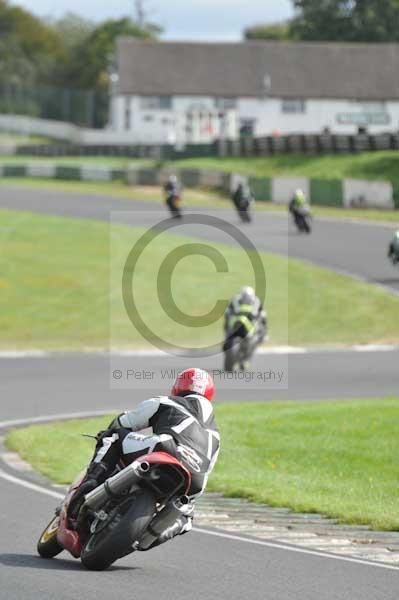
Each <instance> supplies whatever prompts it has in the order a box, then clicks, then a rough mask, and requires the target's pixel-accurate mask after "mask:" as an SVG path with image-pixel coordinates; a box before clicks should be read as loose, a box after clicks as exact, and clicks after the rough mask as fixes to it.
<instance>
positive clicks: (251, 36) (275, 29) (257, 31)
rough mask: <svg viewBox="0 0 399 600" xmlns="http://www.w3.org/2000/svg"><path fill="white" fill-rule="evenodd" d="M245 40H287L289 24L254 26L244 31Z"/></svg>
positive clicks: (288, 37)
mask: <svg viewBox="0 0 399 600" xmlns="http://www.w3.org/2000/svg"><path fill="white" fill-rule="evenodd" d="M244 36H245V39H247V40H282V41H284V40H289V39H290V27H289V23H286V22H284V23H272V24H270V25H254V26H253V27H249V28H248V29H246V30H245V31H244Z"/></svg>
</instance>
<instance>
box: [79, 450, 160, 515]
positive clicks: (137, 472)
mask: <svg viewBox="0 0 399 600" xmlns="http://www.w3.org/2000/svg"><path fill="white" fill-rule="evenodd" d="M150 469H151V466H150V464H149V463H148V462H145V461H144V462H141V463H137V462H133V463H132V464H131V465H129V466H128V467H126V468H125V469H123V470H122V471H120V472H119V473H117V474H116V475H114V476H113V477H110V478H109V479H107V481H105V482H104V483H103V484H101V485H99V486H98V487H97V488H95V489H94V490H93V491H92V492H89V493H88V494H87V495H86V496H85V503H84V506H86V507H88V508H91V509H92V510H96V509H97V508H99V507H100V506H101V505H102V504H104V503H105V502H106V501H107V500H109V499H110V498H115V497H118V496H121V495H122V494H123V492H124V491H126V490H127V489H130V488H131V487H132V485H133V484H135V483H137V482H138V481H140V480H141V479H143V478H144V477H145V476H146V475H147V473H149V471H150Z"/></svg>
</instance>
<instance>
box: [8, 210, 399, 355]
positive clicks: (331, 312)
mask: <svg viewBox="0 0 399 600" xmlns="http://www.w3.org/2000/svg"><path fill="white" fill-rule="evenodd" d="M111 232H112V235H111V237H110V230H109V227H108V224H106V223H101V222H95V221H86V220H79V219H72V218H61V217H52V216H43V215H37V214H31V213H24V212H13V211H0V249H1V252H0V290H1V295H0V331H1V336H0V348H2V349H10V348H14V349H19V348H46V349H74V350H79V349H82V348H108V347H109V341H110V339H111V340H112V345H113V346H118V347H148V342H147V341H146V340H144V339H143V338H142V336H141V335H140V334H139V333H138V331H136V330H135V329H134V328H133V326H132V325H131V323H130V320H129V319H128V317H127V315H126V311H125V309H124V305H123V300H122V294H121V280H122V273H123V267H124V264H125V261H126V257H127V255H128V253H129V252H130V250H131V248H132V246H133V245H134V243H135V242H137V241H138V239H139V238H140V237H141V236H142V234H143V232H144V230H143V229H140V228H130V227H127V226H123V225H114V226H113V227H112V229H111ZM110 241H111V249H112V252H111V253H110ZM194 241H198V240H193V239H191V238H184V237H180V236H173V235H168V234H162V235H161V236H159V237H158V238H157V239H156V240H154V241H153V242H152V243H151V244H150V246H149V247H148V248H147V249H146V250H145V252H143V255H142V258H141V259H140V261H139V263H138V267H137V269H136V271H135V279H134V286H135V297H136V302H137V305H138V310H139V312H140V314H141V315H142V317H143V319H144V321H145V322H146V323H148V324H150V325H151V328H152V329H153V330H154V331H156V332H157V333H158V334H159V335H161V336H162V337H163V339H165V340H166V341H167V342H173V343H176V344H182V345H183V347H185V346H186V345H187V343H188V342H195V344H196V346H198V347H201V346H202V345H206V344H210V343H217V342H219V341H220V334H221V331H222V319H219V320H217V321H216V322H215V323H213V324H210V325H204V326H201V327H199V328H198V327H191V326H186V325H179V324H177V323H176V322H175V321H174V320H173V319H172V318H170V317H167V316H166V315H165V311H164V309H163V308H162V307H161V306H160V303H159V300H158V283H159V281H158V277H157V276H158V271H159V268H160V266H161V264H162V263H163V261H164V259H165V256H166V255H168V254H169V253H170V252H172V251H174V250H175V249H176V248H181V246H182V244H185V243H192V242H194ZM208 245H209V244H208ZM212 246H213V247H214V248H215V249H217V250H219V252H220V253H221V254H222V256H223V257H224V258H225V260H226V262H227V266H228V272H227V273H225V274H223V275H222V276H221V274H220V273H218V272H217V271H216V269H215V267H214V265H212V264H211V263H210V262H209V258H205V257H203V256H192V257H187V258H183V259H182V260H180V262H179V263H178V264H177V266H176V268H175V271H174V273H173V276H172V291H173V295H174V297H175V298H178V299H179V302H178V305H179V308H180V309H181V310H182V311H183V312H185V313H186V314H189V315H192V316H200V315H204V314H207V313H208V312H209V311H210V310H211V309H213V307H214V306H215V303H216V302H217V300H218V299H220V298H226V299H228V298H230V297H231V296H232V295H233V294H234V293H235V292H236V290H237V289H238V288H239V287H240V286H241V285H245V284H249V285H252V284H253V283H254V281H253V279H254V278H253V275H252V271H251V270H250V269H251V266H250V262H249V259H248V257H247V256H246V255H245V253H243V252H242V251H241V250H240V249H236V248H233V247H231V246H226V245H223V244H212ZM260 257H261V261H262V263H263V266H264V269H265V271H266V277H267V301H266V305H267V310H268V314H269V319H270V343H271V344H273V345H278V344H287V343H289V344H293V345H301V344H321V345H323V344H337V345H340V344H351V343H378V342H381V343H385V342H396V341H399V322H398V319H397V318H396V317H397V313H398V308H399V300H398V299H397V298H395V297H394V296H391V295H390V294H388V293H386V292H385V291H383V290H382V289H379V288H376V287H374V286H372V285H367V284H363V283H360V282H357V281H354V280H353V279H351V278H350V277H346V276H344V275H339V274H336V273H333V272H331V271H329V270H327V269H322V268H318V267H314V266H310V265H307V264H305V263H302V262H301V261H298V260H295V259H287V258H285V257H280V256H276V255H272V254H266V253H260ZM249 273H250V274H251V275H249ZM160 284H161V287H162V286H164V285H167V283H166V282H165V281H164V279H163V278H162V277H161V279H160ZM198 290H201V293H200V294H199V293H198ZM110 317H111V319H110ZM110 323H111V325H110ZM364 323H367V327H364Z"/></svg>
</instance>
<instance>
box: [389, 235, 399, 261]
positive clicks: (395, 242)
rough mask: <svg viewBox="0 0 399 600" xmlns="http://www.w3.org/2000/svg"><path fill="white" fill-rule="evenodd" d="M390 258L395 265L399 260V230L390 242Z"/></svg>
mask: <svg viewBox="0 0 399 600" xmlns="http://www.w3.org/2000/svg"><path fill="white" fill-rule="evenodd" d="M388 258H390V259H391V261H392V262H393V264H394V265H395V264H396V263H398V262H399V231H396V232H395V234H394V236H393V239H392V240H391V242H390V244H389V248H388Z"/></svg>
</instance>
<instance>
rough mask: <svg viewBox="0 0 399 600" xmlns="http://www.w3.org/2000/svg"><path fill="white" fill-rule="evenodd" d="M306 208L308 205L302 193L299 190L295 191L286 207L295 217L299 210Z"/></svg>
mask: <svg viewBox="0 0 399 600" xmlns="http://www.w3.org/2000/svg"><path fill="white" fill-rule="evenodd" d="M307 206H308V203H307V200H306V196H305V194H304V192H303V191H302V190H300V189H297V190H295V193H294V195H293V197H292V198H291V202H290V203H289V205H288V208H289V211H290V213H291V214H293V215H294V216H295V215H296V214H298V212H299V211H301V209H303V208H304V207H307Z"/></svg>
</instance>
